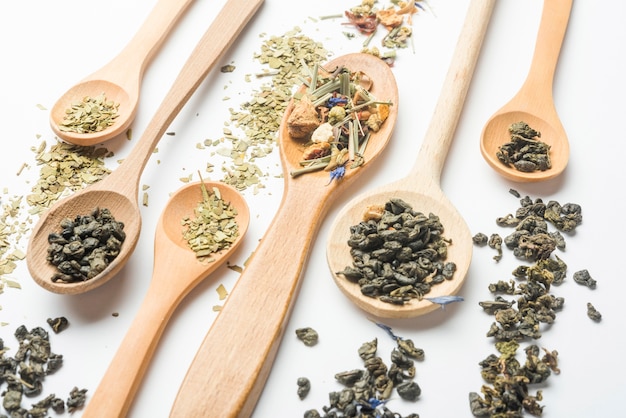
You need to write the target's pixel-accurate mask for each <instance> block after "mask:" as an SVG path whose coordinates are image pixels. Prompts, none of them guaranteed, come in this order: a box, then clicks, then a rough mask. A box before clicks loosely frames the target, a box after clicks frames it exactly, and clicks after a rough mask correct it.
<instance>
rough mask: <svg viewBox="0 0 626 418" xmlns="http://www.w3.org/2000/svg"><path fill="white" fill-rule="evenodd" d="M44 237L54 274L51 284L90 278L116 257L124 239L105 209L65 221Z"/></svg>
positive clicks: (122, 227) (108, 211)
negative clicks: (54, 269) (57, 229)
mask: <svg viewBox="0 0 626 418" xmlns="http://www.w3.org/2000/svg"><path fill="white" fill-rule="evenodd" d="M59 226H60V228H61V229H60V231H59V232H53V233H51V234H50V235H49V236H48V244H49V246H48V254H47V260H48V262H50V263H51V264H53V265H55V266H56V267H57V269H58V272H57V273H55V274H54V275H53V276H52V281H53V282H60V283H75V282H82V281H86V280H89V279H92V278H94V277H95V276H97V275H98V274H100V273H101V272H102V271H104V269H106V268H107V266H108V265H109V264H110V263H111V262H112V261H113V260H114V259H115V258H116V257H117V256H118V254H119V253H120V250H121V248H122V244H123V243H124V240H125V239H126V233H125V232H124V224H123V223H122V222H119V221H117V220H115V218H114V217H113V214H112V213H111V211H110V210H109V209H107V208H102V209H100V208H95V209H94V210H93V211H92V212H91V213H90V214H88V215H77V216H76V217H75V218H74V219H70V218H66V219H63V220H62V221H61V223H60V225H59Z"/></svg>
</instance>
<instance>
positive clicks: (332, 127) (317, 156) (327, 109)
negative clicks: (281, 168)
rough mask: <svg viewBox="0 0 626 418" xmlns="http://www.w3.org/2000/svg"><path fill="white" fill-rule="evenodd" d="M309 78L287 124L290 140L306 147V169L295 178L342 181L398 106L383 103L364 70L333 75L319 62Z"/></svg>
mask: <svg viewBox="0 0 626 418" xmlns="http://www.w3.org/2000/svg"><path fill="white" fill-rule="evenodd" d="M307 76H308V78H307V81H306V82H305V85H306V91H300V92H298V93H296V95H294V103H295V104H294V106H293V110H292V112H291V113H290V115H289V117H288V119H287V130H288V132H289V136H290V137H291V139H292V140H296V141H299V142H302V143H303V144H304V146H305V148H304V151H303V153H302V159H301V161H300V165H301V166H302V168H301V169H298V170H294V171H292V172H291V173H290V174H291V176H292V177H296V176H299V175H301V174H305V173H309V172H311V171H319V170H325V171H328V172H330V173H331V180H332V179H333V178H341V177H342V175H343V173H344V172H345V166H346V164H347V163H348V162H351V163H350V165H349V167H350V168H357V167H359V166H360V165H362V164H363V162H364V161H363V155H364V154H365V148H366V146H367V143H368V141H369V138H370V135H371V133H372V132H378V130H380V128H381V126H382V124H383V123H384V122H385V120H386V119H387V117H388V116H389V106H391V105H392V103H390V102H383V101H379V100H377V99H376V97H374V96H373V95H372V94H371V92H370V91H369V89H370V88H371V85H372V82H371V79H370V78H369V77H368V76H367V74H365V73H363V72H360V71H359V72H352V71H351V70H350V69H349V68H345V67H343V68H339V69H337V70H335V71H333V72H328V71H327V70H326V69H324V68H323V67H321V66H319V65H318V64H317V63H316V64H315V65H314V66H313V68H312V69H310V71H309V74H308V75H307Z"/></svg>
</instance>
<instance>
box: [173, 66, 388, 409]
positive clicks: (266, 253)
mask: <svg viewBox="0 0 626 418" xmlns="http://www.w3.org/2000/svg"><path fill="white" fill-rule="evenodd" d="M341 65H344V66H346V67H347V68H348V69H350V70H351V71H352V72H356V71H359V70H361V71H363V72H365V73H366V74H367V75H369V76H370V78H371V79H372V80H373V86H372V90H371V91H372V94H373V95H374V96H375V97H376V98H378V99H379V100H385V101H386V100H390V101H391V102H392V103H393V105H392V106H390V114H389V117H388V119H387V120H386V121H385V123H384V124H383V125H382V128H381V130H380V131H379V132H376V133H374V134H373V135H372V136H371V137H370V140H369V142H368V146H367V148H366V151H365V155H364V158H365V164H364V165H363V166H361V167H359V168H357V169H347V170H346V175H345V177H344V178H343V179H341V180H339V181H333V182H331V183H330V184H329V180H330V178H329V174H328V172H324V171H319V172H313V173H308V174H305V175H302V176H298V177H295V178H294V177H292V176H291V175H290V174H289V173H290V172H291V171H293V170H297V169H299V168H300V165H299V161H300V159H301V157H302V148H301V145H302V141H298V140H293V139H292V138H290V136H289V134H288V132H287V123H286V121H287V119H288V117H289V115H290V114H291V112H292V110H293V103H291V104H290V105H289V107H288V108H287V110H286V111H285V116H284V117H283V120H282V125H281V128H280V132H279V135H280V138H279V149H280V158H281V161H282V166H283V173H284V179H285V190H284V194H283V198H282V202H281V205H280V207H279V209H278V211H277V213H276V215H275V216H274V219H273V221H272V223H271V225H270V226H269V228H268V230H267V232H266V233H265V236H264V237H263V239H262V240H261V243H260V244H259V246H258V247H257V249H256V250H255V252H254V255H253V257H252V259H251V260H250V261H249V263H248V265H247V266H246V268H245V269H244V271H243V274H242V276H241V277H240V278H239V280H238V281H237V284H236V285H235V287H234V289H233V291H232V292H231V294H230V295H229V296H228V299H227V300H226V303H225V304H224V307H223V308H222V311H221V312H220V314H219V315H218V316H217V318H216V320H215V322H214V323H213V325H212V326H211V329H210V330H209V332H208V334H207V335H206V337H205V339H204V341H203V343H202V345H201V347H200V349H199V351H198V352H197V354H196V356H195V359H194V360H193V363H192V364H191V366H190V367H189V369H188V371H187V375H186V377H185V379H184V381H183V383H182V385H181V387H180V389H179V392H178V395H177V397H176V400H175V402H174V405H173V408H172V410H171V415H170V416H172V417H181V418H182V417H184V418H188V417H198V416H205V414H206V411H211V415H213V416H219V417H224V418H226V417H235V416H237V417H246V416H250V414H252V411H253V409H254V407H255V405H256V403H257V401H258V399H259V396H260V395H261V391H262V389H263V385H264V384H265V381H266V380H267V377H268V375H269V372H270V369H271V367H272V363H273V362H274V358H275V357H276V352H277V351H278V347H279V345H280V341H281V338H282V335H283V332H284V330H285V327H286V324H287V321H288V319H289V314H290V313H291V309H292V307H293V303H294V301H295V297H296V294H297V292H298V289H299V287H300V278H301V274H302V270H303V268H304V265H305V264H306V261H307V258H308V255H309V250H310V248H311V244H312V243H313V240H314V238H315V235H316V234H317V230H318V227H319V225H320V223H321V222H322V220H323V219H324V215H325V213H326V211H327V209H328V206H329V203H330V201H332V199H333V198H335V197H336V196H338V195H339V194H340V193H341V192H342V191H343V190H345V189H346V187H347V186H348V185H349V184H351V183H352V182H353V181H354V180H355V179H356V178H357V176H358V175H359V174H360V173H362V172H364V170H367V169H368V168H369V167H370V166H371V163H372V161H373V160H374V159H375V158H376V157H377V156H378V155H379V154H380V153H381V152H382V151H383V149H384V147H385V145H386V144H387V143H388V141H389V138H390V137H391V134H392V132H393V128H394V125H395V122H396V119H397V113H398V89H397V86H396V83H395V78H394V76H393V73H392V72H391V70H390V68H389V67H388V65H387V64H385V63H384V62H383V61H382V60H380V59H379V58H376V57H373V56H371V55H367V54H349V55H344V56H341V57H338V58H337V59H335V60H333V61H332V62H330V63H328V64H326V65H325V68H326V69H330V70H332V69H334V68H335V67H336V66H341Z"/></svg>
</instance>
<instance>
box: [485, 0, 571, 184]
mask: <svg viewBox="0 0 626 418" xmlns="http://www.w3.org/2000/svg"><path fill="white" fill-rule="evenodd" d="M572 3H573V0H554V1H544V3H543V4H544V6H543V12H542V16H541V22H540V24H539V31H538V34H537V41H536V44H535V51H534V54H533V59H532V62H531V66H530V70H529V73H528V75H527V77H526V80H525V81H524V84H523V85H522V87H521V88H520V90H519V91H518V92H517V94H516V95H515V96H514V97H513V98H512V99H511V100H510V101H509V102H508V103H507V104H505V105H504V106H503V107H502V108H501V109H500V110H498V111H497V112H496V113H495V114H494V115H493V116H492V117H491V118H490V119H489V120H488V121H487V123H486V124H485V127H484V128H483V131H482V134H481V139H480V151H481V154H482V155H483V158H484V159H485V161H487V163H488V164H489V165H490V166H491V167H492V168H493V169H494V170H496V172H497V173H499V174H500V175H502V176H503V177H505V178H507V179H509V180H513V181H517V182H536V181H543V180H549V179H552V178H554V177H556V176H558V175H559V174H561V173H562V172H563V171H564V170H565V168H566V166H567V163H568V160H569V141H568V139H567V133H566V132H565V129H564V128H563V124H562V123H561V120H560V119H559V115H558V113H557V111H556V108H555V106H554V99H553V96H552V84H553V81H554V73H555V71H556V65H557V62H558V58H559V53H560V51H561V45H562V44H563V39H564V37H565V31H566V29H567V23H568V21H569V15H570V12H571V9H572ZM517 122H526V123H527V124H528V125H529V126H530V127H531V128H533V129H534V130H536V131H538V132H540V133H541V138H540V140H541V141H542V142H545V143H546V144H547V145H549V146H550V153H549V156H550V160H551V163H552V167H551V168H549V169H547V170H544V171H533V172H522V171H519V170H517V169H515V168H513V167H508V166H506V165H504V164H503V163H502V162H501V161H500V160H498V158H497V156H496V153H497V152H498V150H499V148H500V146H502V145H503V144H505V143H507V142H509V141H510V136H509V131H508V129H509V126H511V125H512V124H513V123H517Z"/></svg>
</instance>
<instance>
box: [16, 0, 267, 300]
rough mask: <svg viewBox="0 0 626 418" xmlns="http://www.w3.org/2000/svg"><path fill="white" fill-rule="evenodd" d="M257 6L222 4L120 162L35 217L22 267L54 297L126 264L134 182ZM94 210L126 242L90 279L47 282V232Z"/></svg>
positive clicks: (135, 216) (135, 208)
mask: <svg viewBox="0 0 626 418" xmlns="http://www.w3.org/2000/svg"><path fill="white" fill-rule="evenodd" d="M262 3H263V0H230V1H228V2H226V4H225V5H224V7H223V8H222V10H221V11H220V12H219V14H218V15H217V17H216V18H215V20H214V21H213V23H212V24H211V25H210V27H209V28H208V29H207V31H206V32H205V34H204V35H203V37H202V39H201V40H200V41H199V43H198V45H197V46H196V47H195V49H194V51H193V52H192V53H191V56H190V57H189V59H188V60H187V62H186V63H185V64H184V66H183V68H182V70H181V72H180V73H179V75H178V77H177V78H176V80H175V81H174V84H173V85H172V87H171V88H170V90H169V92H168V93H167V95H166V96H165V98H164V100H163V102H162V103H161V105H160V106H159V108H158V109H157V111H156V113H155V115H154V117H153V118H152V120H151V121H150V123H149V124H148V126H147V128H146V131H145V132H144V133H143V135H142V137H141V138H140V139H139V141H138V142H137V143H136V144H135V147H134V148H133V149H132V150H131V152H130V154H129V155H128V156H127V157H126V158H125V159H124V161H123V162H122V164H121V165H120V166H119V167H118V168H117V169H116V170H114V171H113V172H112V173H111V174H109V175H108V176H107V177H106V178H104V179H103V180H101V181H99V182H98V183H95V184H92V185H90V186H88V187H87V188H85V189H83V190H81V191H79V192H77V193H75V194H73V195H71V196H69V197H66V198H64V199H62V200H60V201H58V202H56V203H55V204H54V205H52V206H51V207H50V209H48V210H47V211H46V212H44V213H43V214H42V215H41V217H40V218H39V221H38V222H37V224H36V225H35V227H34V228H33V231H32V233H31V236H30V239H29V243H28V249H27V254H26V262H27V265H28V269H29V271H30V274H31V276H32V278H33V280H35V282H36V283H38V284H39V285H40V286H42V287H43V288H45V289H46V290H49V291H51V292H55V293H61V294H78V293H83V292H86V291H89V290H92V289H94V288H96V287H98V286H100V285H102V284H104V283H106V282H107V281H109V280H110V279H111V278H112V277H114V276H115V274H116V273H117V272H118V271H119V270H120V269H121V268H122V267H123V266H124V265H125V264H126V262H127V261H128V258H129V257H130V256H131V254H132V253H133V251H134V249H135V247H136V245H137V241H138V240H139V234H140V232H141V213H140V211H139V204H138V196H139V180H140V178H141V173H142V172H143V169H144V167H145V166H146V163H147V162H148V159H149V158H150V156H151V154H152V152H153V150H154V148H155V147H156V144H157V143H158V142H159V140H160V139H161V138H162V137H163V135H164V134H165V131H166V130H167V128H168V126H169V124H170V123H171V122H172V120H173V119H174V117H175V116H176V115H177V114H178V112H179V111H180V110H181V108H182V107H183V106H184V104H185V103H186V102H187V101H188V100H189V98H190V97H191V95H192V94H193V92H194V91H195V90H196V89H197V88H198V86H199V85H200V83H201V82H202V81H203V80H204V78H205V77H206V75H207V74H208V73H209V71H210V70H211V69H212V68H213V66H214V65H215V63H216V62H217V60H218V59H219V58H220V57H221V56H222V55H223V54H224V53H225V52H226V50H227V49H228V48H229V47H230V45H231V44H232V43H233V42H234V40H235V38H236V37H237V35H238V34H239V33H240V32H241V31H242V30H243V28H244V26H245V25H246V24H247V23H248V21H249V20H250V19H251V18H252V16H253V15H254V14H255V12H256V11H257V9H258V8H259V7H260V5H261V4H262ZM96 207H99V208H100V209H102V208H108V209H109V210H110V211H111V214H112V215H113V217H114V218H115V219H116V220H117V221H121V222H123V223H124V230H125V232H126V239H125V241H124V243H123V244H122V247H121V250H120V253H119V255H118V256H117V257H116V258H115V259H114V260H113V262H112V263H111V264H110V265H109V266H108V267H107V268H106V269H105V270H104V271H103V272H101V273H100V274H98V275H97V276H95V277H94V278H92V279H89V280H85V281H81V282H78V283H73V284H68V283H59V282H53V281H52V275H51V274H50V273H51V272H52V270H51V268H52V266H51V265H50V263H48V262H47V260H46V256H47V249H48V236H49V234H50V233H53V232H57V229H58V228H59V222H60V220H61V219H63V218H70V219H71V218H74V217H75V216H77V215H85V214H88V213H91V212H92V210H93V209H94V208H96Z"/></svg>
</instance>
